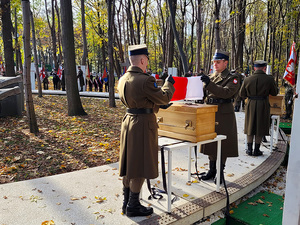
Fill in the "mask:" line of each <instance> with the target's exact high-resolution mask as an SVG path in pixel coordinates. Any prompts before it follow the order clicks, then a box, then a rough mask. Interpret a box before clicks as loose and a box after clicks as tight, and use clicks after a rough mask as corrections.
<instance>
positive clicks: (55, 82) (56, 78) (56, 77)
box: [52, 70, 59, 90]
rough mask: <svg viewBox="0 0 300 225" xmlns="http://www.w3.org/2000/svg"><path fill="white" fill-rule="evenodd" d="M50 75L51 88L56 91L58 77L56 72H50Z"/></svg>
mask: <svg viewBox="0 0 300 225" xmlns="http://www.w3.org/2000/svg"><path fill="white" fill-rule="evenodd" d="M52 75H53V87H54V90H58V82H59V76H58V75H57V73H56V71H54V70H53V71H52Z"/></svg>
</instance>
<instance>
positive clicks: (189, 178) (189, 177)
mask: <svg viewBox="0 0 300 225" xmlns="http://www.w3.org/2000/svg"><path fill="white" fill-rule="evenodd" d="M192 148H193V147H189V152H188V158H189V161H188V182H191V161H192ZM195 160H197V159H195Z"/></svg>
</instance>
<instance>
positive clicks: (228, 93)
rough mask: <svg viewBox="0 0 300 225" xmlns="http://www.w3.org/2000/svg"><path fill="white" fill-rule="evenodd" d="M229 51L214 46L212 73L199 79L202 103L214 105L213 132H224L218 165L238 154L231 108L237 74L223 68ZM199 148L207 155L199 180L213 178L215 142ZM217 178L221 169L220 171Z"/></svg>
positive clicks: (238, 79) (238, 83)
mask: <svg viewBox="0 0 300 225" xmlns="http://www.w3.org/2000/svg"><path fill="white" fill-rule="evenodd" d="M228 60H229V53H228V52H225V51H222V50H219V49H217V50H216V52H215V55H214V56H213V66H214V71H215V72H214V73H213V74H211V75H210V77H209V76H207V75H202V76H201V80H202V81H203V82H204V83H205V86H204V90H205V91H206V99H205V102H206V104H212V105H218V111H217V112H216V133H217V134H218V135H219V134H223V135H226V136H227V139H226V140H224V141H222V156H221V161H222V162H221V163H222V165H221V169H222V170H223V169H224V167H225V163H226V159H227V157H237V156H238V140H237V127H236V119H235V114H234V109H233V101H234V96H235V95H236V93H237V92H238V90H239V88H240V77H239V76H238V75H236V74H231V73H230V72H229V70H228V69H227V65H228ZM201 152H202V153H204V154H205V155H208V158H209V170H208V172H207V173H206V174H205V175H203V176H201V179H202V180H209V179H214V178H215V176H216V173H217V169H216V159H217V144H216V143H210V144H206V145H204V146H203V147H202V149H201ZM221 176H222V177H221V181H222V180H223V171H221Z"/></svg>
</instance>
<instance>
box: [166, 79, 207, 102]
mask: <svg viewBox="0 0 300 225" xmlns="http://www.w3.org/2000/svg"><path fill="white" fill-rule="evenodd" d="M173 78H174V80H175V84H174V87H175V92H174V95H173V97H172V99H171V101H178V100H201V99H203V83H202V81H201V79H200V77H173Z"/></svg>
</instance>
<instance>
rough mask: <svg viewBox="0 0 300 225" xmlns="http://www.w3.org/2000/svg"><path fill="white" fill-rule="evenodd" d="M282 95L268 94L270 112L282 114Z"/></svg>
mask: <svg viewBox="0 0 300 225" xmlns="http://www.w3.org/2000/svg"><path fill="white" fill-rule="evenodd" d="M283 99H284V95H277V96H272V95H270V96H269V102H270V114H271V115H282V114H283V113H284V107H283V106H284V100H283Z"/></svg>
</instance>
